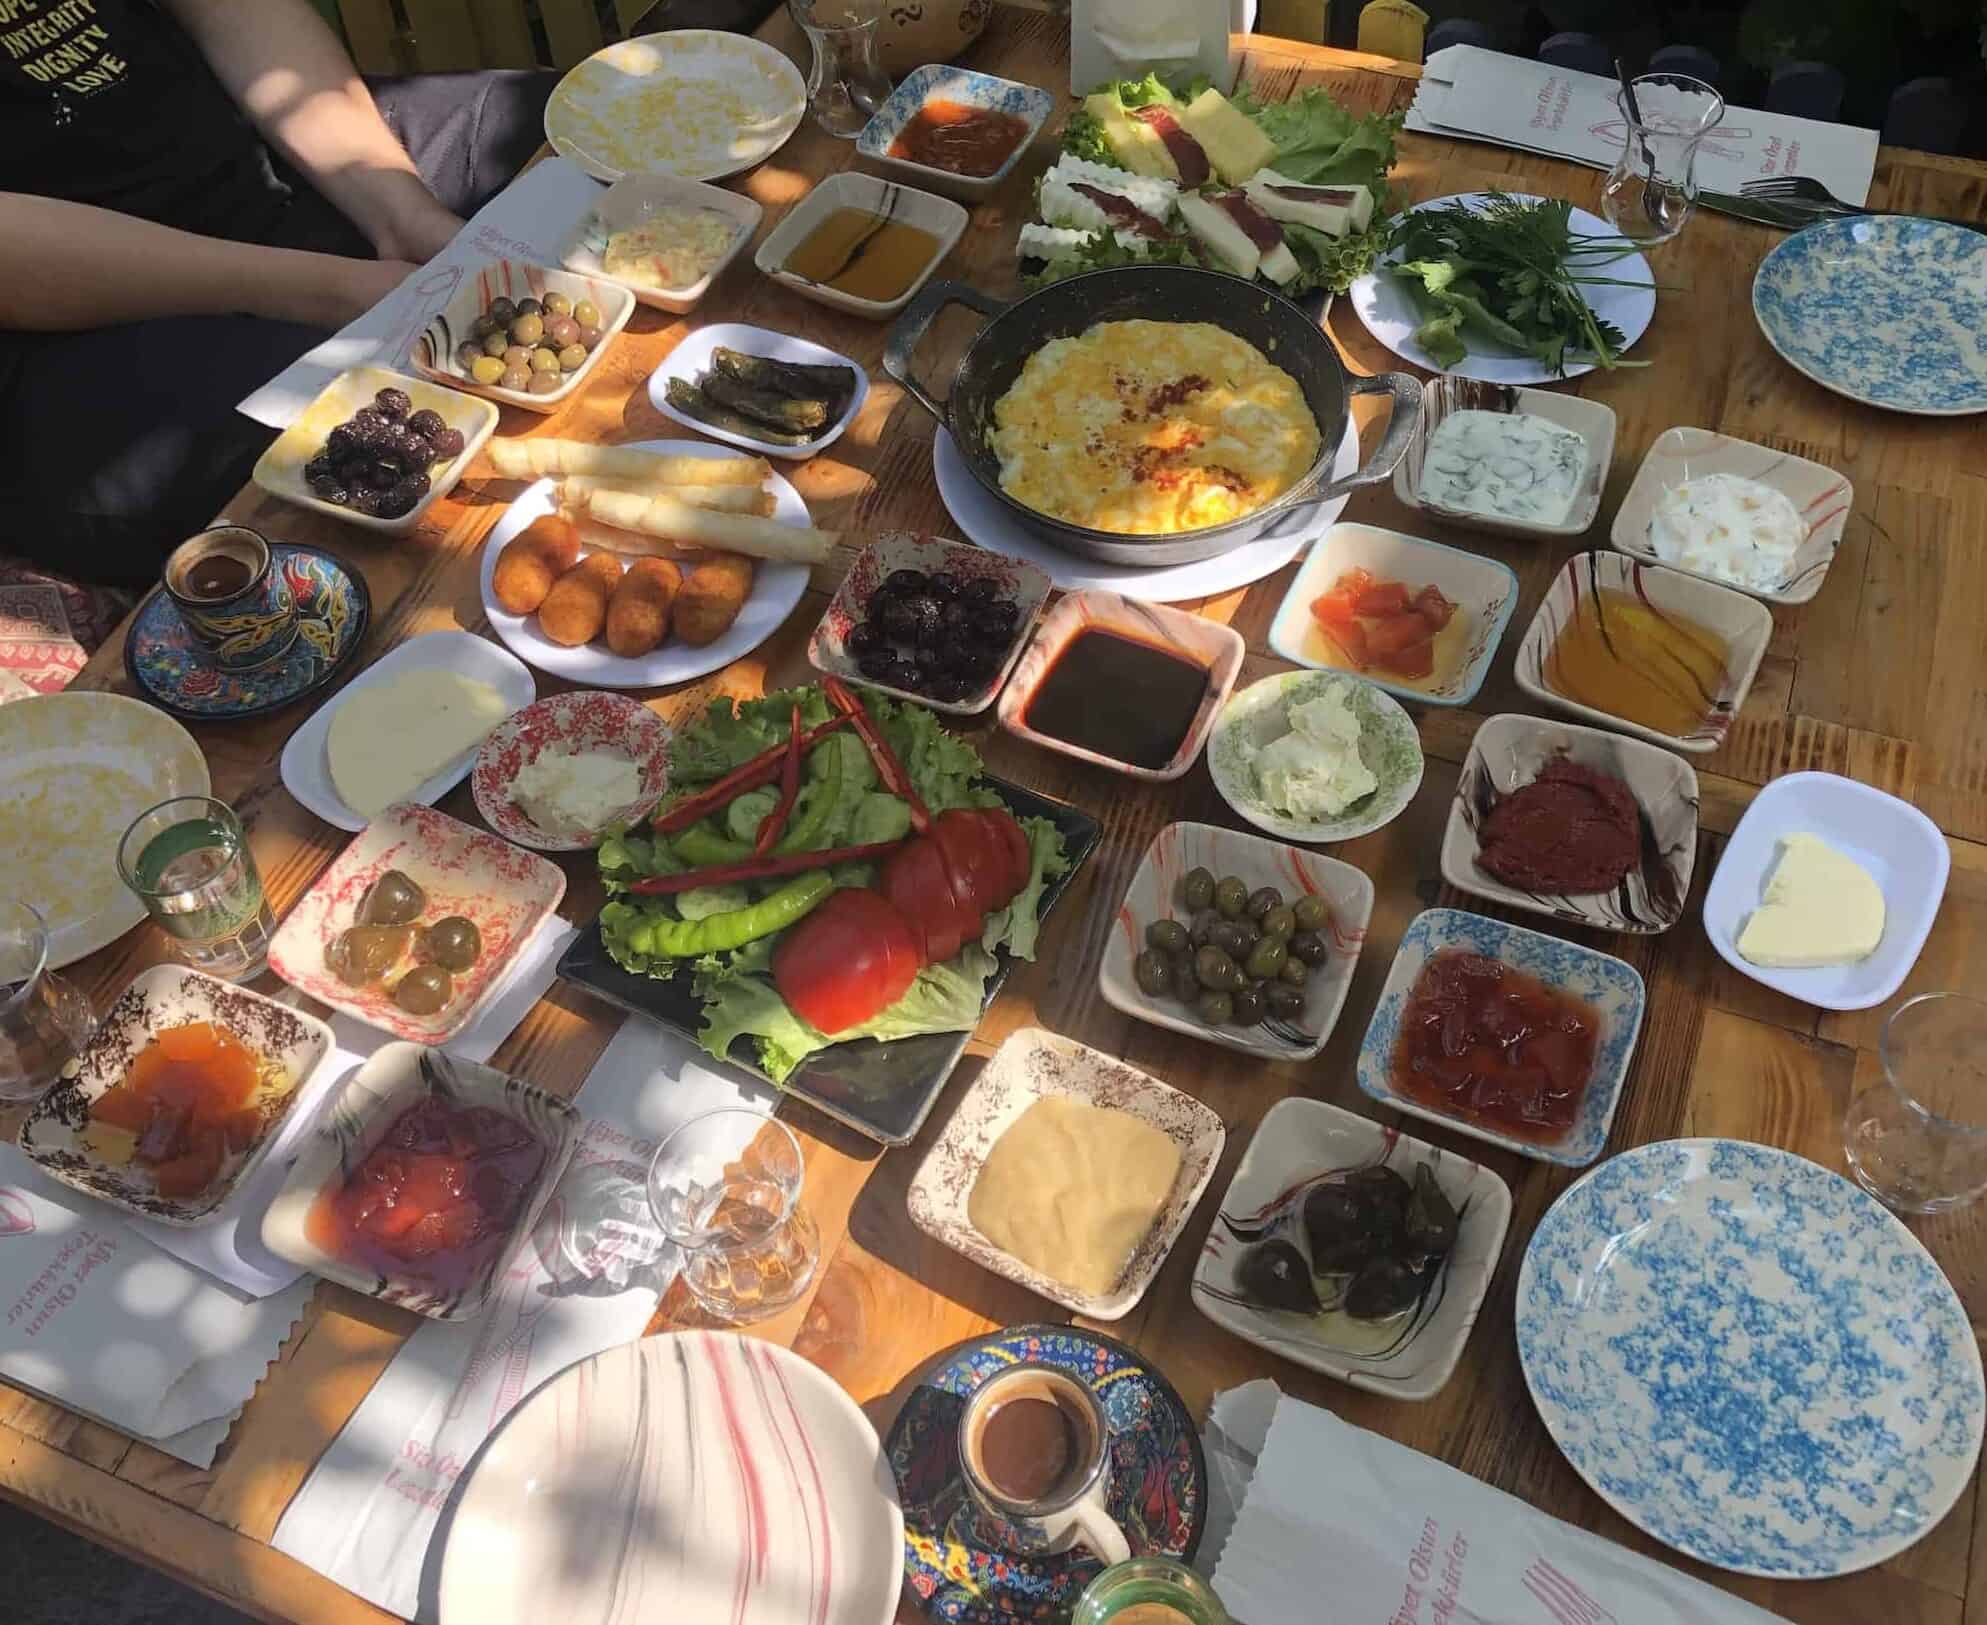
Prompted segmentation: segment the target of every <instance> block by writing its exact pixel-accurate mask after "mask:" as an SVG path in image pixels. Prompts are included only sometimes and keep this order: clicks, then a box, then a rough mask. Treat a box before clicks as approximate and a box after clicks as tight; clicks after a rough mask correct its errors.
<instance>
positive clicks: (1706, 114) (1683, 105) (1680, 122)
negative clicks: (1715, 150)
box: [1601, 73, 1725, 248]
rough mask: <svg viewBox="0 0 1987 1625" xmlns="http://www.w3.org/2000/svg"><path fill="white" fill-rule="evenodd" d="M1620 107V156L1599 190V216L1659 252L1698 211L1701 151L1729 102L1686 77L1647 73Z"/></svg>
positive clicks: (1623, 94)
mask: <svg viewBox="0 0 1987 1625" xmlns="http://www.w3.org/2000/svg"><path fill="white" fill-rule="evenodd" d="M1615 103H1616V105H1617V106H1619V107H1620V109H1621V125H1622V142H1621V156H1620V157H1619V158H1617V159H1616V160H1615V162H1614V168H1613V169H1611V170H1609V171H1608V178H1607V180H1606V182H1605V183H1604V184H1603V185H1602V187H1601V213H1602V214H1604V215H1606V216H1607V218H1608V221H1609V223H1610V224H1612V225H1613V227H1614V229H1615V230H1616V231H1618V232H1620V233H1621V235H1622V236H1624V237H1626V238H1629V239H1630V240H1631V241H1633V242H1636V243H1640V244H1641V245H1642V246H1643V247H1645V248H1653V247H1654V246H1655V245H1656V244H1657V243H1666V242H1668V241H1669V240H1670V239H1671V238H1672V237H1674V236H1675V235H1676V234H1677V233H1678V232H1680V231H1682V230H1683V228H1684V223H1685V222H1686V221H1687V220H1689V219H1690V215H1691V211H1692V210H1693V209H1694V208H1696V206H1697V175H1696V166H1697V149H1698V147H1699V146H1700V145H1701V144H1702V142H1703V140H1704V138H1705V137H1706V136H1707V135H1709V134H1710V133H1711V132H1712V131H1713V130H1714V129H1716V128H1717V127H1718V121H1719V120H1720V119H1722V118H1723V117H1724V116H1725V100H1724V98H1723V97H1722V96H1720V95H1719V94H1718V92H1717V91H1715V90H1713V89H1712V88H1711V87H1710V86H1709V85H1707V84H1706V83H1705V82H1704V81H1703V80H1702V79H1693V78H1691V77H1690V76H1689V75H1688V74H1681V73H1645V74H1643V75H1642V76H1641V78H1639V79H1635V80H1632V81H1631V82H1630V84H1629V86H1628V88H1627V89H1626V90H1622V91H1617V92H1616V93H1615ZM1638 115H1639V116H1638Z"/></svg>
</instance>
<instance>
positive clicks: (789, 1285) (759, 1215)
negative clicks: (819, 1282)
mask: <svg viewBox="0 0 1987 1625" xmlns="http://www.w3.org/2000/svg"><path fill="white" fill-rule="evenodd" d="M801 1172H802V1164H801V1156H800V1142H799V1141H798V1140H796V1139H795V1138H794V1137H793V1131H792V1130H791V1129H789V1128H788V1127H787V1126H786V1124H784V1123H782V1122H779V1121H778V1120H777V1119H775V1118H771V1117H762V1116H761V1115H760V1114H759V1113H757V1112H753V1111H746V1110H744V1109H742V1108H737V1107H728V1108H726V1109H724V1110H722V1111H715V1112H706V1113H705V1114H704V1115H703V1116H702V1117H693V1118H691V1119H690V1121H689V1122H687V1123H685V1124H684V1125H683V1126H682V1127H681V1128H679V1129H678V1130H677V1131H676V1132H675V1133H674V1134H672V1135H670V1136H669V1138H668V1139H666V1140H664V1141H663V1142H662V1144H661V1145H659V1146H657V1147H656V1153H655V1160H654V1161H652V1162H651V1163H650V1164H649V1177H648V1199H649V1209H650V1211H651V1213H652V1214H653V1215H654V1218H655V1223H656V1225H657V1227H658V1228H659V1229H660V1230H661V1231H662V1234H663V1237H664V1238H665V1239H666V1240H668V1241H669V1242H671V1243H673V1244H674V1245H675V1246H676V1247H678V1248H680V1249H681V1250H682V1255H683V1282H684V1285H686V1286H687V1287H688V1288H689V1289H690V1295H691V1296H692V1297H694V1298H695V1299H696V1300H697V1302H698V1303H700V1304H701V1305H703V1307H704V1310H705V1311H706V1313H708V1314H710V1315H711V1316H713V1317H714V1318H716V1319H718V1320H723V1321H729V1322H731V1323H733V1324H738V1323H742V1322H744V1321H749V1320H760V1319H763V1318H764V1317H765V1316H767V1315H771V1314H775V1313H777V1312H778V1311H779V1310H781V1309H784V1308H785V1307H786V1306H787V1305H788V1304H790V1303H792V1302H793V1301H794V1300H795V1299H796V1298H798V1297H799V1296H800V1295H801V1293H803V1292H805V1291H806V1290H807V1284H808V1282H810V1281H811V1280H813V1279H814V1269H815V1266H816V1265H817V1264H818V1263H819V1262H820V1258H821V1237H820V1234H819V1233H818V1232H817V1231H816V1230H815V1228H814V1221H813V1219H811V1218H810V1217H809V1216H808V1214H807V1211H806V1210H805V1209H804V1208H802V1207H801V1205H800V1181H801Z"/></svg>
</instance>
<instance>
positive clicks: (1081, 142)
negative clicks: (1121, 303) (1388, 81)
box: [1015, 74, 1401, 297]
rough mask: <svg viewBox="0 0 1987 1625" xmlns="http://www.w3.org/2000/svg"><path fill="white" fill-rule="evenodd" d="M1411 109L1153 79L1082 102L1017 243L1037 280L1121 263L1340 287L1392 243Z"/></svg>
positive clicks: (1307, 287) (1289, 288) (1304, 287)
mask: <svg viewBox="0 0 1987 1625" xmlns="http://www.w3.org/2000/svg"><path fill="white" fill-rule="evenodd" d="M1400 127H1401V116H1400V115H1399V114H1397V113H1395V114H1365V115H1359V114H1354V113H1351V112H1348V111H1347V110H1346V109H1345V108H1343V107H1341V106H1340V105H1339V104H1338V103H1337V102H1336V101H1334V100H1333V99H1332V97H1331V96H1330V95H1329V94H1328V93H1327V92H1325V91H1323V90H1307V91H1305V92H1303V93H1302V94H1300V95H1298V96H1295V97H1292V98H1291V99H1290V100H1288V101H1282V102H1259V101H1257V100H1256V99H1255V98H1254V97H1253V96H1252V95H1251V94H1250V93H1249V92H1247V91H1246V90H1244V91H1237V92H1236V93H1235V94H1234V95H1233V96H1224V95H1222V94H1221V92H1220V91H1218V90H1216V89H1215V88H1214V87H1213V86H1212V85H1211V84H1209V83H1208V82H1207V81H1206V80H1204V79H1203V80H1197V81H1193V82H1191V83H1186V84H1168V83H1167V82H1166V81H1165V80H1163V79H1161V78H1160V77H1159V76H1158V75H1156V74H1148V75H1146V77H1144V78H1143V79H1124V80H1119V81H1117V82H1115V83H1112V84H1107V85H1104V86H1102V87H1101V88H1100V89H1098V90H1096V91H1093V92H1092V93H1091V94H1090V95H1088V96H1086V97H1085V98H1084V100H1083V103H1082V105H1081V106H1080V107H1079V108H1077V110H1076V111H1075V112H1074V113H1072V114H1071V115H1070V118H1069V122H1068V124H1067V125H1066V126H1065V128H1064V130H1063V139H1062V151H1061V153H1060V154H1059V155H1058V156H1057V158H1056V161H1055V163H1054V164H1053V165H1051V166H1050V168H1049V169H1048V171H1047V172H1046V173H1045V174H1044V175H1043V176H1042V179H1041V181H1040V182H1039V183H1038V185H1037V187H1036V194H1035V196H1036V206H1037V207H1036V213H1037V216H1038V218H1037V219H1035V220H1032V221H1030V222H1028V223H1027V224H1026V225H1024V226H1023V227H1022V228H1021V232H1020V236H1019V238H1018V239H1017V242H1016V245H1015V248H1016V254H1017V256H1018V258H1019V259H1020V261H1021V264H1022V269H1023V272H1024V273H1025V274H1026V275H1027V277H1028V280H1029V282H1030V283H1031V285H1033V286H1037V287H1039V286H1042V285H1045V284H1047V283H1050V282H1054V281H1057V280H1059V279H1061V278H1062V277H1066V276H1074V275H1076V274H1077V273H1078V272H1082V271H1096V270H1102V269H1105V268H1107V267H1111V266H1120V265H1199V266H1206V267H1210V268H1212V269H1215V270H1222V271H1228V272H1232V273H1233V274H1234V275H1236V276H1241V277H1247V278H1250V279H1251V280H1253V279H1256V278H1261V279H1262V280H1263V281H1265V282H1267V283H1269V284H1270V285H1271V286H1273V287H1275V288H1277V289H1279V290H1280V291H1281V292H1283V293H1285V294H1289V295H1292V296H1293V297H1294V296H1295V295H1297V294H1301V293H1306V292H1309V291H1311V290H1312V289H1316V288H1322V289H1325V290H1327V291H1329V292H1333V293H1343V292H1344V291H1345V290H1346V288H1348V287H1349V286H1350V285H1351V284H1352V282H1353V281H1354V279H1355V278H1357V277H1358V276H1360V275H1361V274H1362V273H1363V272H1365V271H1366V270H1368V269H1369V268H1370V267H1371V266H1372V264H1373V262H1374V261H1375V260H1377V259H1378V258H1379V257H1380V255H1381V254H1382V253H1383V252H1385V250H1386V246H1387V231H1388V217H1389V213H1390V211H1389V208H1388V200H1387V171H1388V170H1389V169H1390V168H1391V167H1392V165H1393V162H1394V142H1395V137H1396V135H1397V134H1398V133H1399V131H1400Z"/></svg>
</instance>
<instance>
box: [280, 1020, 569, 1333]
mask: <svg viewBox="0 0 1987 1625" xmlns="http://www.w3.org/2000/svg"><path fill="white" fill-rule="evenodd" d="M429 1094H436V1095H442V1096H444V1097H445V1098H448V1099H450V1100H456V1101H460V1102H462V1103H463V1104H464V1105H467V1106H483V1107H487V1108H489V1109H490V1110H492V1111H497V1112H501V1113H502V1114H503V1115H504V1116H506V1117H509V1118H512V1119H513V1120H515V1121H516V1122H518V1123H521V1124H523V1125H524V1127H525V1128H526V1129H527V1130H528V1131H529V1132H530V1133H531V1134H532V1136H533V1137H534V1138H535V1139H537V1141H538V1142H539V1143H540V1144H541V1145H542V1146H544V1148H545V1161H544V1163H543V1164H542V1165H541V1166H540V1168H539V1170H538V1173H537V1175H536V1176H535V1177H534V1178H533V1180H532V1182H531V1187H530V1191H529V1193H528V1194H527V1195H526V1197H525V1199H524V1202H523V1205H522V1206H521V1207H520V1208H519V1209H518V1214H517V1217H516V1219H515V1220H513V1221H512V1224H511V1230H510V1234H509V1236H508V1237H507V1238H506V1240H505V1242H504V1244H503V1245H502V1246H500V1247H499V1248H498V1249H497V1250H496V1251H495V1252H494V1253H493V1254H492V1255H491V1257H490V1260H489V1262H488V1263H486V1264H485V1265H484V1266H483V1267H482V1268H481V1269H480V1270H479V1271H478V1272H477V1274H476V1275H475V1277H474V1278H473V1279H471V1280H470V1281H469V1282H468V1283H467V1284H466V1285H464V1286H463V1288H462V1289H461V1290H460V1291H459V1292H453V1293H438V1292H437V1291H436V1290H435V1288H434V1287H433V1286H432V1285H431V1284H430V1283H429V1282H427V1281H424V1280H422V1279H421V1278H419V1277H417V1276H412V1275H399V1274H390V1275H380V1274H376V1273H374V1272H373V1271H372V1270H370V1269H367V1268H364V1267H362V1266H361V1265H359V1264H357V1263H354V1262H352V1261H349V1260H347V1259H344V1258H340V1257H338V1256H337V1255H336V1254H333V1253H328V1252H326V1251H325V1250H324V1249H323V1248H321V1247H319V1246H318V1245H317V1243H316V1242H315V1241H313V1240H312V1239H311V1234H310V1222H309V1221H310V1214H311V1209H312V1208H313V1207H314V1206H316V1203H317V1199H318V1196H319V1195H320V1193H322V1192H323V1191H324V1189H325V1188H326V1187H327V1186H329V1185H330V1184H331V1182H332V1181H333V1180H335V1179H340V1178H342V1177H344V1176H346V1175H349V1174H350V1173H351V1171H352V1170H353V1169H355V1168H357V1167H358V1166H359V1164H360V1163H361V1162H363V1161H365V1159H366V1158H367V1157H368V1156H369V1155H370V1154H371V1153H372V1152H373V1151H374V1150H375V1149H377V1147H378V1146H379V1144H380V1142H381V1141H382V1140H383V1139H384V1138H385V1137H386V1133H387V1131H388V1130H389V1129H390V1128H392V1127H393V1124H394V1121H395V1119H397V1118H398V1117H399V1116H400V1114H401V1113H402V1112H404V1111H405V1110H407V1109H408V1108H409V1107H410V1106H413V1105H415V1104H416V1103H417V1102H419V1101H420V1100H421V1099H422V1097H424V1096H426V1095H429ZM579 1136H580V1114H579V1112H578V1111H576V1110H575V1109H574V1107H573V1105H572V1103H571V1102H570V1101H565V1100H561V1099H560V1098H559V1097H558V1096H557V1095H553V1094H548V1093H547V1092H546V1091H545V1090H543V1089H540V1088H538V1087H537V1086H536V1085H533V1084H529V1083H526V1082H524V1081H523V1080H522V1079H519V1078H512V1077H507V1076H506V1075H505V1074H503V1073H501V1072H498V1071H496V1070H495V1069H493V1068H491V1067H487V1066H481V1065H479V1064H478V1063H476V1062H475V1061H465V1060H461V1059H458V1058H457V1057H455V1056H451V1055H443V1054H442V1052H441V1051H440V1050H424V1049H423V1048H422V1047H421V1046H420V1045H418V1044H407V1043H400V1044H383V1045H381V1046H380V1047H379V1049H377V1050H376V1051H374V1052H373V1055H372V1058H371V1059H370V1060H368V1061H367V1062H366V1063H365V1065H364V1066H361V1067H359V1068H358V1069H357V1070H356V1071H354V1072H353V1073H352V1075H351V1076H350V1077H349V1078H347V1079H346V1080H345V1082H344V1083H342V1084H341V1085H340V1086H339V1088H338V1091H337V1093H336V1094H335V1095H333V1096H332V1099H331V1105H330V1109H329V1110H328V1111H327V1112H326V1113H325V1115H324V1119H323V1122H322V1123H321V1124H320V1125H319V1127H318V1130H317V1132H316V1133H315V1134H313V1135H312V1136H311V1138H310V1139H309V1140H308V1141H306V1142H305V1143H304V1146H303V1148H302V1149H301V1150H300V1151H299V1152H298V1154H297V1159H296V1161H295V1162H294V1163H293V1164H291V1167H290V1177H289V1178H288V1179H287V1180H285V1181H284V1184H283V1188H282V1189H281V1190H280V1191H278V1192H277V1193H276V1199H275V1200H274V1201H273V1202H271V1203H270V1204H269V1211H268V1212H267V1213H266V1214H264V1215H263V1220H262V1242H263V1245H264V1246H266V1247H267V1248H268V1249H269V1250H270V1251H271V1252H272V1253H275V1254H276V1255H277V1256H278V1257H279V1258H287V1259H288V1260H289V1261H290V1262H291V1263H293V1264H299V1265H301V1266H303V1268H305V1269H307V1270H309V1271H310V1272H311V1274H313V1275H316V1276H321V1277H322V1278H323V1279H324V1280H327V1281H336V1282H337V1283H338V1284H339V1285H340V1286H348V1287H350V1288H351V1289H352V1290H353V1291H354V1292H359V1293H363V1294H364V1295H365V1296H366V1297H369V1298H377V1299H379V1300H380V1302H382V1303H393V1304H399V1305H400V1306H401V1307H402V1308H404V1309H411V1310H413V1311H414V1313H415V1314H417V1315H426V1316H427V1317H428V1318H429V1319H430V1320H469V1319H471V1318H473V1317H474V1316H476V1315H479V1314H481V1313H482V1312H483V1310H484V1309H485V1308H486V1307H488V1305H489V1302H490V1299H491V1298H492V1297H493V1296H495V1295H496V1293H497V1292H498V1291H499V1290H500V1288H501V1287H502V1286H503V1285H504V1283H505V1282H506V1281H508V1280H509V1278H510V1275H509V1272H508V1271H507V1266H508V1265H509V1263H510V1260H511V1259H512V1258H513V1257H514V1256H515V1255H516V1253H517V1251H518V1249H519V1248H520V1247H522V1246H523V1245H524V1244H525V1241H526V1238H528V1237H529V1236H530V1235H531V1233H532V1230H533V1229H534V1227H535V1226H536V1225H537V1223H538V1219H539V1215H540V1214H541V1213H542V1212H543V1211H544V1208H545V1204H546V1202H547V1201H548V1200H549V1199H550V1198H551V1195H552V1192H553V1191H554V1190H556V1189H557V1188H558V1184H559V1176H560V1175H561V1174H563V1173H564V1172H565V1168H566V1164H567V1162H568V1161H570V1160H571V1158H572V1154H573V1147H574V1146H575V1145H577V1144H578V1143H579ZM526 1313H527V1314H528V1311H526Z"/></svg>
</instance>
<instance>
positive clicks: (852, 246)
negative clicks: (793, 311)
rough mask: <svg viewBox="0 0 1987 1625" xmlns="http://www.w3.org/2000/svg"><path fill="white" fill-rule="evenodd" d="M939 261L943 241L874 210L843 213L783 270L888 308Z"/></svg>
mask: <svg viewBox="0 0 1987 1625" xmlns="http://www.w3.org/2000/svg"><path fill="white" fill-rule="evenodd" d="M936 258H938V239H937V238H936V237H934V236H933V235H932V234H931V233H930V232H928V231H924V230H921V229H920V228H918V227H917V226H907V225H905V224H904V222H903V221H901V220H889V219H886V218H885V217H884V216H882V215H880V214H874V213H872V212H871V211H870V210H868V209H837V210H836V211H835V212H834V213H833V214H831V215H829V216H828V218H827V219H825V220H823V221H822V222H821V223H820V224H819V225H817V226H816V227H815V228H814V229H813V230H812V231H810V232H809V233H808V234H807V235H806V236H805V237H803V238H802V239H801V240H800V242H799V244H798V245H797V246H796V247H795V248H794V250H793V252H792V253H790V254H789V255H787V258H786V264H785V265H784V266H783V267H782V269H784V270H786V271H789V272H791V273H792V274H793V275H795V276H797V277H805V278H806V279H807V280H808V281H809V282H818V283H820V284H821V285H822V286H823V287H826V288H833V289H834V290H835V291H836V292H837V293H845V294H848V295H849V296H850V297H851V298H855V299H873V300H875V301H876V302H877V303H878V304H888V303H889V302H890V301H891V300H893V299H901V298H902V297H903V296H904V295H905V294H906V293H908V292H909V291H910V289H911V285H912V284H913V283H915V282H916V281H917V280H918V278H919V277H921V276H923V275H924V272H925V267H926V266H928V265H930V264H931V262H932V261H933V260H935V259H936Z"/></svg>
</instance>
